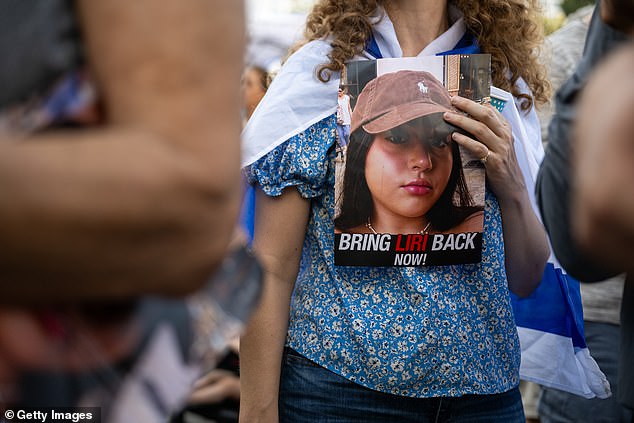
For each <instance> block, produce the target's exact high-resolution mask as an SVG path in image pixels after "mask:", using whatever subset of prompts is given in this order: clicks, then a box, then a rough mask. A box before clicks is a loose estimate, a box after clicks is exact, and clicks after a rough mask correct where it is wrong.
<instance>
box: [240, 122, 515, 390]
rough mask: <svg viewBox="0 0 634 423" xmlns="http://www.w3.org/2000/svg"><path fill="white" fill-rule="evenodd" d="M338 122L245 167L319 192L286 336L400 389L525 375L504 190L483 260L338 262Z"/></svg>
mask: <svg viewBox="0 0 634 423" xmlns="http://www.w3.org/2000/svg"><path fill="white" fill-rule="evenodd" d="M335 132H336V118H335V116H334V115H333V116H330V117H328V118H326V119H324V120H322V121H320V122H318V123H316V124H314V125H313V126H311V127H310V128H308V129H307V130H306V131H304V132H302V133H300V134H299V135H297V136H294V137H292V138H291V139H289V140H288V141H286V142H285V143H284V144H282V145H280V146H279V147H277V148H276V149H275V150H273V151H272V152H270V153H269V154H268V155H266V156H264V157H262V158H261V159H259V160H258V161H257V162H255V163H254V164H253V165H251V166H250V167H248V168H247V169H246V175H247V178H248V180H249V182H250V183H252V184H258V185H259V186H260V187H261V189H263V190H264V192H265V193H266V194H267V195H271V196H277V195H280V194H281V193H282V190H283V189H284V188H287V187H296V188H297V190H298V191H299V193H300V194H301V195H302V196H303V197H304V198H307V199H310V201H311V207H310V219H309V223H308V228H307V232H306V237H305V240H304V245H303V250H302V257H301V264H300V270H299V274H298V276H297V281H296V283H295V289H294V292H293V297H292V301H291V310H290V322H289V329H288V335H287V340H286V343H287V346H290V347H291V348H293V349H294V350H296V351H298V352H299V353H300V354H302V355H304V356H305V357H306V358H308V359H310V360H312V361H314V362H316V363H318V364H319V365H321V366H323V367H325V368H327V369H329V370H331V371H333V372H335V373H337V374H339V375H341V376H343V377H345V378H347V379H349V380H351V381H353V382H356V383H358V384H361V385H363V386H366V387H368V388H371V389H375V390H377V391H381V392H387V393H391V394H396V395H404V396H409V397H421V398H423V397H437V396H461V395H465V394H493V393H500V392H504V391H507V390H509V389H511V388H514V387H515V386H517V384H518V383H519V364H520V347H519V340H518V337H517V331H516V327H515V321H514V318H513V312H512V310H511V303H510V299H509V292H508V286H507V280H506V272H505V268H504V242H503V239H502V220H501V215H500V210H499V207H498V204H497V201H496V199H495V197H494V195H493V194H492V193H490V192H487V194H486V204H485V221H484V237H483V251H482V262H481V263H479V264H469V265H457V266H437V267H342V266H337V267H336V266H335V265H334V251H333V248H334V224H333V218H334V182H335V162H334V158H335V149H334V142H335Z"/></svg>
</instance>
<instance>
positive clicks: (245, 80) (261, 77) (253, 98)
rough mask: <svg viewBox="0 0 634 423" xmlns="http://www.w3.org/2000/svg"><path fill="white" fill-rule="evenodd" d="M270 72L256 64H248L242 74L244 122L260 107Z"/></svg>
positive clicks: (267, 85)
mask: <svg viewBox="0 0 634 423" xmlns="http://www.w3.org/2000/svg"><path fill="white" fill-rule="evenodd" d="M269 83H270V81H269V74H268V72H267V71H266V70H265V69H263V68H261V67H259V66H256V65H250V66H247V68H246V69H245V70H244V73H243V74H242V81H241V87H242V110H243V113H244V115H243V116H244V123H245V124H246V122H247V121H248V120H249V118H251V115H252V114H253V112H254V111H255V108H256V107H258V104H259V103H260V100H262V97H264V94H266V90H267V89H268V87H269Z"/></svg>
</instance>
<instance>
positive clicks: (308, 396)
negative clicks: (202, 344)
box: [279, 348, 525, 423]
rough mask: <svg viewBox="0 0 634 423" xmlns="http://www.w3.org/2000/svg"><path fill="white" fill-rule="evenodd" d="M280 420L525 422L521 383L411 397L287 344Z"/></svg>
mask: <svg viewBox="0 0 634 423" xmlns="http://www.w3.org/2000/svg"><path fill="white" fill-rule="evenodd" d="M279 411H280V423H303V422H306V423H353V422H357V423H372V422H376V423H401V422H417V423H426V422H461V423H462V422H464V423H466V422H474V423H475V422H480V423H524V422H525V419H524V410H523V409H522V400H521V397H520V392H519V388H517V387H516V388H514V389H512V390H510V391H508V392H505V393H502V394H496V395H465V396H463V397H456V398H449V397H439V398H409V397H402V396H397V395H391V394H386V393H382V392H378V391H374V390H372V389H368V388H365V387H363V386H361V385H358V384H356V383H354V382H351V381H349V380H348V379H346V378H344V377H342V376H339V375H337V374H335V373H333V372H331V371H329V370H327V369H325V368H323V367H321V366H319V365H317V364H316V363H313V362H312V361H310V360H308V359H306V358H305V357H303V356H301V355H299V354H298V353H297V352H295V351H293V350H291V349H288V348H287V349H286V351H285V353H284V358H283V363H282V375H281V380H280V400H279Z"/></svg>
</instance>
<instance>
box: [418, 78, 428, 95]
mask: <svg viewBox="0 0 634 423" xmlns="http://www.w3.org/2000/svg"><path fill="white" fill-rule="evenodd" d="M418 89H419V90H420V92H421V93H423V94H427V91H428V90H429V88H427V86H426V85H425V84H424V83H423V82H422V81H421V82H419V83H418Z"/></svg>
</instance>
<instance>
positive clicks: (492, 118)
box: [451, 96, 507, 136]
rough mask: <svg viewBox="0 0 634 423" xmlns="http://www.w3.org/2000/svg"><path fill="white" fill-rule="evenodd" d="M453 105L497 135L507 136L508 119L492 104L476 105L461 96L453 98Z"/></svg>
mask: <svg viewBox="0 0 634 423" xmlns="http://www.w3.org/2000/svg"><path fill="white" fill-rule="evenodd" d="M451 104H453V105H454V106H455V107H456V108H458V109H459V110H462V111H464V112H466V113H468V114H469V115H470V116H471V118H473V119H475V120H477V121H479V122H482V123H484V124H485V125H486V126H487V127H488V128H490V129H491V131H492V132H493V133H494V134H495V135H497V136H504V135H505V134H506V125H507V122H506V119H504V117H503V116H502V114H501V113H500V112H499V111H498V110H497V109H496V108H495V107H493V106H492V105H491V104H489V103H487V104H480V103H476V102H475V101H473V100H469V99H467V98H464V97H460V96H453V97H452V98H451Z"/></svg>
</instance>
